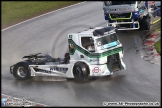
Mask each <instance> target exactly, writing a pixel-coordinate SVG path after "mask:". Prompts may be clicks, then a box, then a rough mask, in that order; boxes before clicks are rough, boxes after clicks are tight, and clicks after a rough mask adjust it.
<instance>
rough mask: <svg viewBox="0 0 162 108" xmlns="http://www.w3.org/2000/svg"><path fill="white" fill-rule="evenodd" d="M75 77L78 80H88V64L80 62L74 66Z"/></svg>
mask: <svg viewBox="0 0 162 108" xmlns="http://www.w3.org/2000/svg"><path fill="white" fill-rule="evenodd" d="M73 75H74V77H75V79H76V80H86V79H88V75H89V68H88V66H87V65H86V64H84V63H82V62H79V63H76V64H75V65H74V68H73Z"/></svg>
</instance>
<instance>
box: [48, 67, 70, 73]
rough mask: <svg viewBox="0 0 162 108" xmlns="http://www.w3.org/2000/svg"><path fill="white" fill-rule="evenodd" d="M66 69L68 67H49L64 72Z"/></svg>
mask: <svg viewBox="0 0 162 108" xmlns="http://www.w3.org/2000/svg"><path fill="white" fill-rule="evenodd" d="M67 70H68V68H62V67H51V68H50V71H52V72H55V71H59V72H63V73H66V72H67Z"/></svg>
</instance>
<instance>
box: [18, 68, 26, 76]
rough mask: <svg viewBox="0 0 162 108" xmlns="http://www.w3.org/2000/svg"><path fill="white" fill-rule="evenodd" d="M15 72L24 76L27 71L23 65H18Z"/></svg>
mask: <svg viewBox="0 0 162 108" xmlns="http://www.w3.org/2000/svg"><path fill="white" fill-rule="evenodd" d="M17 74H18V75H19V76H20V77H22V78H24V77H25V76H26V74H27V72H26V70H25V68H24V67H22V66H20V67H19V68H18V69H17Z"/></svg>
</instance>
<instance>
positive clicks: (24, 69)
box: [13, 63, 31, 80]
mask: <svg viewBox="0 0 162 108" xmlns="http://www.w3.org/2000/svg"><path fill="white" fill-rule="evenodd" d="M13 75H14V77H15V78H16V79H18V80H26V79H29V78H31V75H30V70H29V67H28V65H27V64H25V63H17V64H16V65H15V66H14V70H13Z"/></svg>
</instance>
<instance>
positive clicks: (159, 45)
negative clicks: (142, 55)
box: [154, 39, 161, 54]
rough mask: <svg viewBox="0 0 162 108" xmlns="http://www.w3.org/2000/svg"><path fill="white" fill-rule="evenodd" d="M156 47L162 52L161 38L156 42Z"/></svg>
mask: <svg viewBox="0 0 162 108" xmlns="http://www.w3.org/2000/svg"><path fill="white" fill-rule="evenodd" d="M154 46H155V48H156V50H157V52H158V53H159V54H161V39H160V40H159V41H157V42H156V43H155V45H154Z"/></svg>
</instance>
